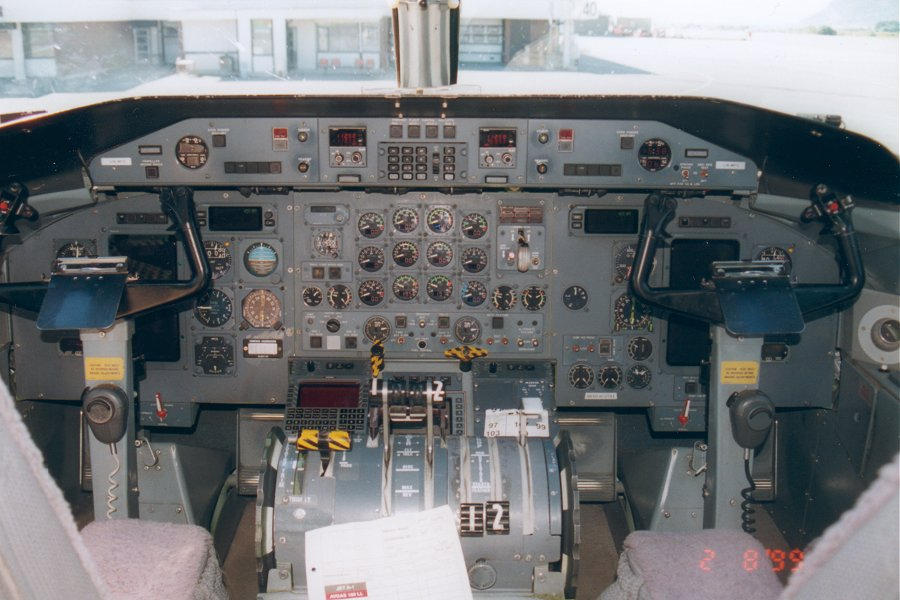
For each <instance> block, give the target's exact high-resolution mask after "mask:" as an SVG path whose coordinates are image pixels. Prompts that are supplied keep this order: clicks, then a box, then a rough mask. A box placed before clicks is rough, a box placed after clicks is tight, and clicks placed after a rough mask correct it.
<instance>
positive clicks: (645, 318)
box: [613, 294, 653, 331]
mask: <svg viewBox="0 0 900 600" xmlns="http://www.w3.org/2000/svg"><path fill="white" fill-rule="evenodd" d="M613 316H614V317H615V320H616V331H622V330H623V329H630V330H634V329H648V328H649V327H650V326H651V324H652V323H653V321H652V319H651V318H650V312H649V310H648V309H647V307H646V306H644V304H643V303H642V302H640V301H638V300H636V299H634V298H632V297H631V296H630V295H628V294H622V295H621V296H619V297H618V298H617V299H616V303H615V305H614V306H613Z"/></svg>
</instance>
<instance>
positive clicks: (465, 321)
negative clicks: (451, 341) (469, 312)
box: [453, 317, 481, 344]
mask: <svg viewBox="0 0 900 600" xmlns="http://www.w3.org/2000/svg"><path fill="white" fill-rule="evenodd" d="M453 335H455V336H456V339H457V340H459V341H460V342H462V343H463V344H472V343H474V342H477V341H478V339H479V338H480V337H481V323H479V322H478V319H475V318H474V317H462V318H460V319H457V321H456V323H454V324H453Z"/></svg>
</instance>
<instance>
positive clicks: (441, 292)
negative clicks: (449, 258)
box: [425, 275, 453, 302]
mask: <svg viewBox="0 0 900 600" xmlns="http://www.w3.org/2000/svg"><path fill="white" fill-rule="evenodd" d="M425 291H426V292H427V293H428V297H429V298H431V299H432V300H437V301H438V302H443V301H444V300H447V299H448V298H449V297H450V296H452V295H453V282H452V281H450V279H449V278H447V277H446V276H445V275H432V276H431V277H429V278H428V282H427V283H426V284H425Z"/></svg>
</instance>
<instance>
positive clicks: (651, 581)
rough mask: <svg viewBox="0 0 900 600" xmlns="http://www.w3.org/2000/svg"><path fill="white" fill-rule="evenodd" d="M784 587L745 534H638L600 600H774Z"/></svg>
mask: <svg viewBox="0 0 900 600" xmlns="http://www.w3.org/2000/svg"><path fill="white" fill-rule="evenodd" d="M780 592H781V584H780V583H779V582H778V578H777V577H776V576H775V573H774V572H773V571H772V565H771V563H770V562H769V560H768V558H767V557H766V551H765V549H764V548H763V547H762V545H761V544H760V543H759V542H758V541H756V539H754V538H753V537H752V536H750V535H748V534H746V533H744V532H743V531H731V530H726V529H707V530H704V531H698V532H693V533H658V532H652V531H635V532H634V533H632V534H631V535H629V536H628V537H627V538H625V548H624V551H623V552H622V556H621V557H620V558H619V568H618V570H617V579H616V582H615V583H614V584H613V585H612V586H610V587H609V588H607V589H606V590H605V591H604V592H603V594H602V595H601V596H600V598H601V599H602V600H663V599H665V600H719V599H722V598H728V599H729V600H773V599H775V598H777V597H778V595H779V593H780Z"/></svg>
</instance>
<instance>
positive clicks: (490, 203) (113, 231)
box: [9, 117, 837, 430]
mask: <svg viewBox="0 0 900 600" xmlns="http://www.w3.org/2000/svg"><path fill="white" fill-rule="evenodd" d="M89 172H90V178H91V180H92V182H93V184H94V186H95V189H97V190H99V191H101V192H104V191H105V192H106V193H107V194H108V197H109V198H110V199H111V200H112V201H108V202H107V201H103V202H100V203H98V204H97V205H96V206H94V207H93V208H91V209H90V210H84V211H80V212H76V213H74V214H71V215H69V216H67V217H65V218H62V219H60V220H59V221H57V222H56V223H54V224H52V225H50V226H48V227H45V228H44V229H42V230H40V231H39V232H37V233H36V234H34V235H33V236H32V237H31V238H29V239H28V240H26V242H25V243H24V244H23V245H22V246H19V247H17V248H15V249H13V250H12V251H11V252H10V253H9V266H10V279H11V280H30V279H34V278H38V277H41V276H43V275H46V274H48V273H49V269H50V266H51V263H52V261H53V259H54V258H56V257H58V256H78V255H108V254H119V255H126V256H128V257H129V258H130V261H129V264H130V268H131V270H132V274H133V275H135V276H137V277H141V278H145V279H165V278H170V277H171V276H172V275H173V274H175V273H177V274H179V275H180V276H182V277H184V276H186V275H187V273H186V268H187V267H186V261H185V258H184V256H182V255H181V248H180V246H179V245H178V244H176V242H175V239H174V237H173V236H172V235H171V233H170V231H169V229H168V228H169V223H167V222H166V218H165V216H164V215H162V214H161V213H160V212H159V203H158V200H157V196H156V194H155V193H154V192H153V188H158V187H161V186H175V185H179V186H190V187H191V188H192V189H193V190H194V200H195V204H196V207H197V214H198V220H199V224H200V226H201V235H202V238H203V241H204V245H205V247H206V252H207V257H208V258H209V262H210V266H211V269H212V273H213V284H212V288H211V289H210V290H209V291H208V292H207V293H206V294H205V295H204V296H203V297H202V298H200V299H198V300H197V302H196V303H195V305H193V306H185V307H176V308H173V309H168V310H164V311H160V312H158V313H154V314H151V315H147V316H145V317H141V318H140V319H138V322H137V323H136V336H135V354H136V355H138V356H141V357H143V358H144V364H145V371H146V373H145V381H144V382H142V383H141V389H142V390H144V393H142V400H141V405H142V420H143V422H144V423H145V424H156V425H178V424H183V423H186V422H187V423H189V419H190V414H191V411H192V410H195V408H193V405H194V404H195V403H198V402H206V403H253V404H280V403H283V402H285V390H288V389H289V387H290V386H291V385H292V383H291V382H292V381H293V380H292V379H291V378H292V377H294V375H292V373H294V374H295V375H296V373H297V372H300V371H303V372H307V373H312V372H316V371H317V372H318V373H319V374H322V376H328V377H339V376H340V373H341V370H342V369H351V368H356V367H355V366H354V365H357V364H358V362H359V360H360V359H368V357H369V354H370V349H371V346H372V344H373V342H375V341H376V340H383V342H384V348H385V361H386V363H388V364H390V362H391V361H393V360H404V361H408V360H415V359H437V360H447V361H448V362H450V360H451V359H444V358H443V353H444V351H445V350H448V349H450V348H453V347H456V346H460V345H470V346H477V347H479V348H482V349H484V350H487V352H488V357H487V358H486V359H480V361H484V362H485V363H487V364H489V365H491V369H495V370H496V369H498V368H499V369H505V368H516V367H515V365H517V364H537V363H538V362H543V363H548V362H549V364H550V365H552V379H553V390H554V391H553V393H554V395H555V404H556V406H557V407H607V406H634V407H649V408H651V409H652V410H651V420H652V422H653V425H654V427H655V428H657V429H660V430H676V429H688V430H690V429H696V430H700V429H703V428H704V427H705V418H704V415H703V412H702V411H703V403H702V402H701V401H700V400H702V399H703V398H705V393H706V391H705V385H706V384H705V382H704V380H703V378H702V368H701V363H702V362H703V359H704V357H705V356H706V355H708V346H707V345H706V344H707V343H708V341H707V338H708V336H707V333H706V330H705V329H704V328H702V327H699V326H698V325H697V324H696V323H690V322H678V320H676V319H664V318H660V316H659V315H654V314H652V313H651V312H650V311H649V309H647V307H645V306H643V305H641V304H640V303H638V302H636V301H635V300H634V299H633V298H632V296H631V295H630V294H629V292H628V284H627V279H628V276H629V272H630V269H631V263H632V259H633V257H634V251H635V245H636V242H637V237H638V233H639V227H640V222H641V219H642V216H643V215H642V211H643V204H644V199H645V197H646V195H647V193H648V191H650V190H672V191H675V192H680V193H684V195H686V196H690V195H691V194H692V193H697V192H699V191H701V190H702V191H703V192H704V194H705V195H704V196H703V197H699V195H698V197H696V198H687V199H684V200H682V201H680V204H679V206H680V208H679V214H678V216H677V217H676V220H675V222H674V223H673V224H672V225H671V226H670V228H669V231H670V232H671V233H672V234H673V240H672V241H671V243H670V244H669V247H668V248H666V249H665V250H664V251H663V252H661V253H660V255H659V256H658V259H657V264H656V265H655V267H654V273H653V276H652V277H653V279H654V280H655V282H656V284H657V285H665V284H668V283H669V282H670V281H673V282H676V283H678V284H679V285H685V286H692V285H700V284H701V282H702V279H703V278H704V277H705V276H706V275H707V274H708V265H709V263H710V262H712V261H713V260H732V259H750V258H760V257H762V258H771V259H776V260H788V261H789V262H790V263H791V268H792V273H793V274H794V276H795V277H796V278H797V280H798V281H800V282H813V281H822V280H829V279H832V278H834V277H836V274H837V270H836V265H835V263H834V260H833V259H832V257H831V255H830V254H829V253H828V252H827V251H826V250H824V249H823V248H822V247H821V246H818V245H816V244H815V243H813V241H812V240H808V239H806V238H803V237H801V236H799V235H798V233H797V231H796V230H795V229H793V228H791V227H788V226H786V225H784V224H783V223H779V222H777V221H775V220H771V219H767V218H761V217H760V216H759V215H756V214H753V213H751V212H750V211H749V210H748V209H747V208H746V206H745V205H744V204H742V203H741V202H740V199H741V198H743V197H746V195H747V194H750V193H753V192H755V191H756V185H757V184H756V179H757V167H756V165H755V164H754V163H753V162H752V161H751V160H749V159H747V158H745V157H742V156H740V155H737V154H734V153H732V152H729V151H727V150H725V149H723V148H721V147H718V146H715V145H713V144H710V143H707V142H705V141H704V140H702V139H699V138H697V137H695V136H692V135H689V134H687V133H685V132H682V131H680V130H678V129H675V128H673V127H671V126H669V125H666V124H664V123H660V122H655V121H606V120H601V121H591V120H527V119H503V118H491V119H469V118H465V119H403V118H397V119H390V118H358V119H357V118H343V119H337V118H329V119H324V118H303V117H298V118H294V119H289V118H241V119H227V118H226V119H188V120H185V121H182V122H179V123H176V124H174V125H171V126H168V127H165V128H163V129H160V130H159V131H156V132H154V133H152V134H150V135H146V136H143V137H140V138H138V139H135V140H133V141H131V142H128V143H126V144H123V145H120V146H118V147H115V148H111V149H109V150H108V151H105V152H103V153H101V154H98V155H97V156H95V157H94V158H93V159H92V160H90V162H89ZM599 190H602V192H601V191H599ZM36 256H39V257H40V260H35V259H34V257H36ZM13 327H14V339H16V340H17V350H16V356H15V361H23V362H25V361H38V363H39V364H44V365H46V366H47V367H52V366H53V365H56V367H57V371H58V372H59V373H60V375H61V376H60V377H57V378H53V379H52V380H48V379H38V378H30V377H26V376H24V375H22V376H17V377H16V378H15V384H16V393H17V394H18V396H19V397H26V398H70V397H71V398H74V397H78V395H79V394H80V391H81V386H82V377H81V361H80V357H79V351H80V349H79V342H78V339H77V336H66V335H62V334H53V335H48V334H40V333H38V332H37V331H36V330H35V329H34V325H33V322H32V321H30V320H28V319H25V318H23V317H19V316H16V315H14V316H13ZM835 331H836V321H835V317H826V318H824V319H820V320H818V321H815V322H812V323H810V324H809V327H808V330H807V332H806V333H805V334H804V337H803V342H802V343H800V344H796V343H794V344H792V343H791V342H790V340H787V341H778V342H777V343H776V342H773V343H772V344H767V348H766V350H765V351H766V352H769V353H770V356H768V357H763V367H762V375H761V376H762V377H763V378H764V379H765V378H774V379H776V380H778V381H784V382H787V381H788V380H791V381H792V382H793V383H792V385H793V386H795V387H796V385H805V386H806V387H807V388H809V389H811V390H812V389H819V388H828V387H829V386H830V385H831V377H830V375H831V369H832V368H833V365H832V361H831V360H830V359H828V358H827V357H826V356H825V354H824V352H826V351H827V349H829V348H833V347H834V337H835ZM823 349H826V350H823ZM492 372H493V371H492ZM788 388H789V386H787V385H784V386H780V385H771V386H768V387H767V389H788ZM147 392H149V393H147ZM476 394H477V392H476ZM289 395H290V394H289ZM826 396H827V394H825V393H823V394H814V393H810V394H809V395H808V397H826ZM155 398H158V399H159V401H160V402H161V403H163V405H164V406H166V408H167V409H168V417H167V421H166V422H165V423H161V422H159V420H157V419H156V417H154V414H155V412H156V411H155V406H154V399H155ZM692 399H696V400H698V401H697V402H695V403H694V404H693V406H692V405H691V403H690V401H691V400H692ZM773 399H774V400H775V401H776V403H779V404H781V405H794V404H796V403H797V402H800V401H801V400H799V399H796V398H791V397H789V396H788V395H787V394H785V395H784V397H783V398H773ZM686 403H687V404H686ZM144 404H147V406H146V407H145V406H144ZM682 414H686V415H688V417H689V418H688V420H687V422H686V423H680V422H678V421H677V417H678V416H679V415H682Z"/></svg>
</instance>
